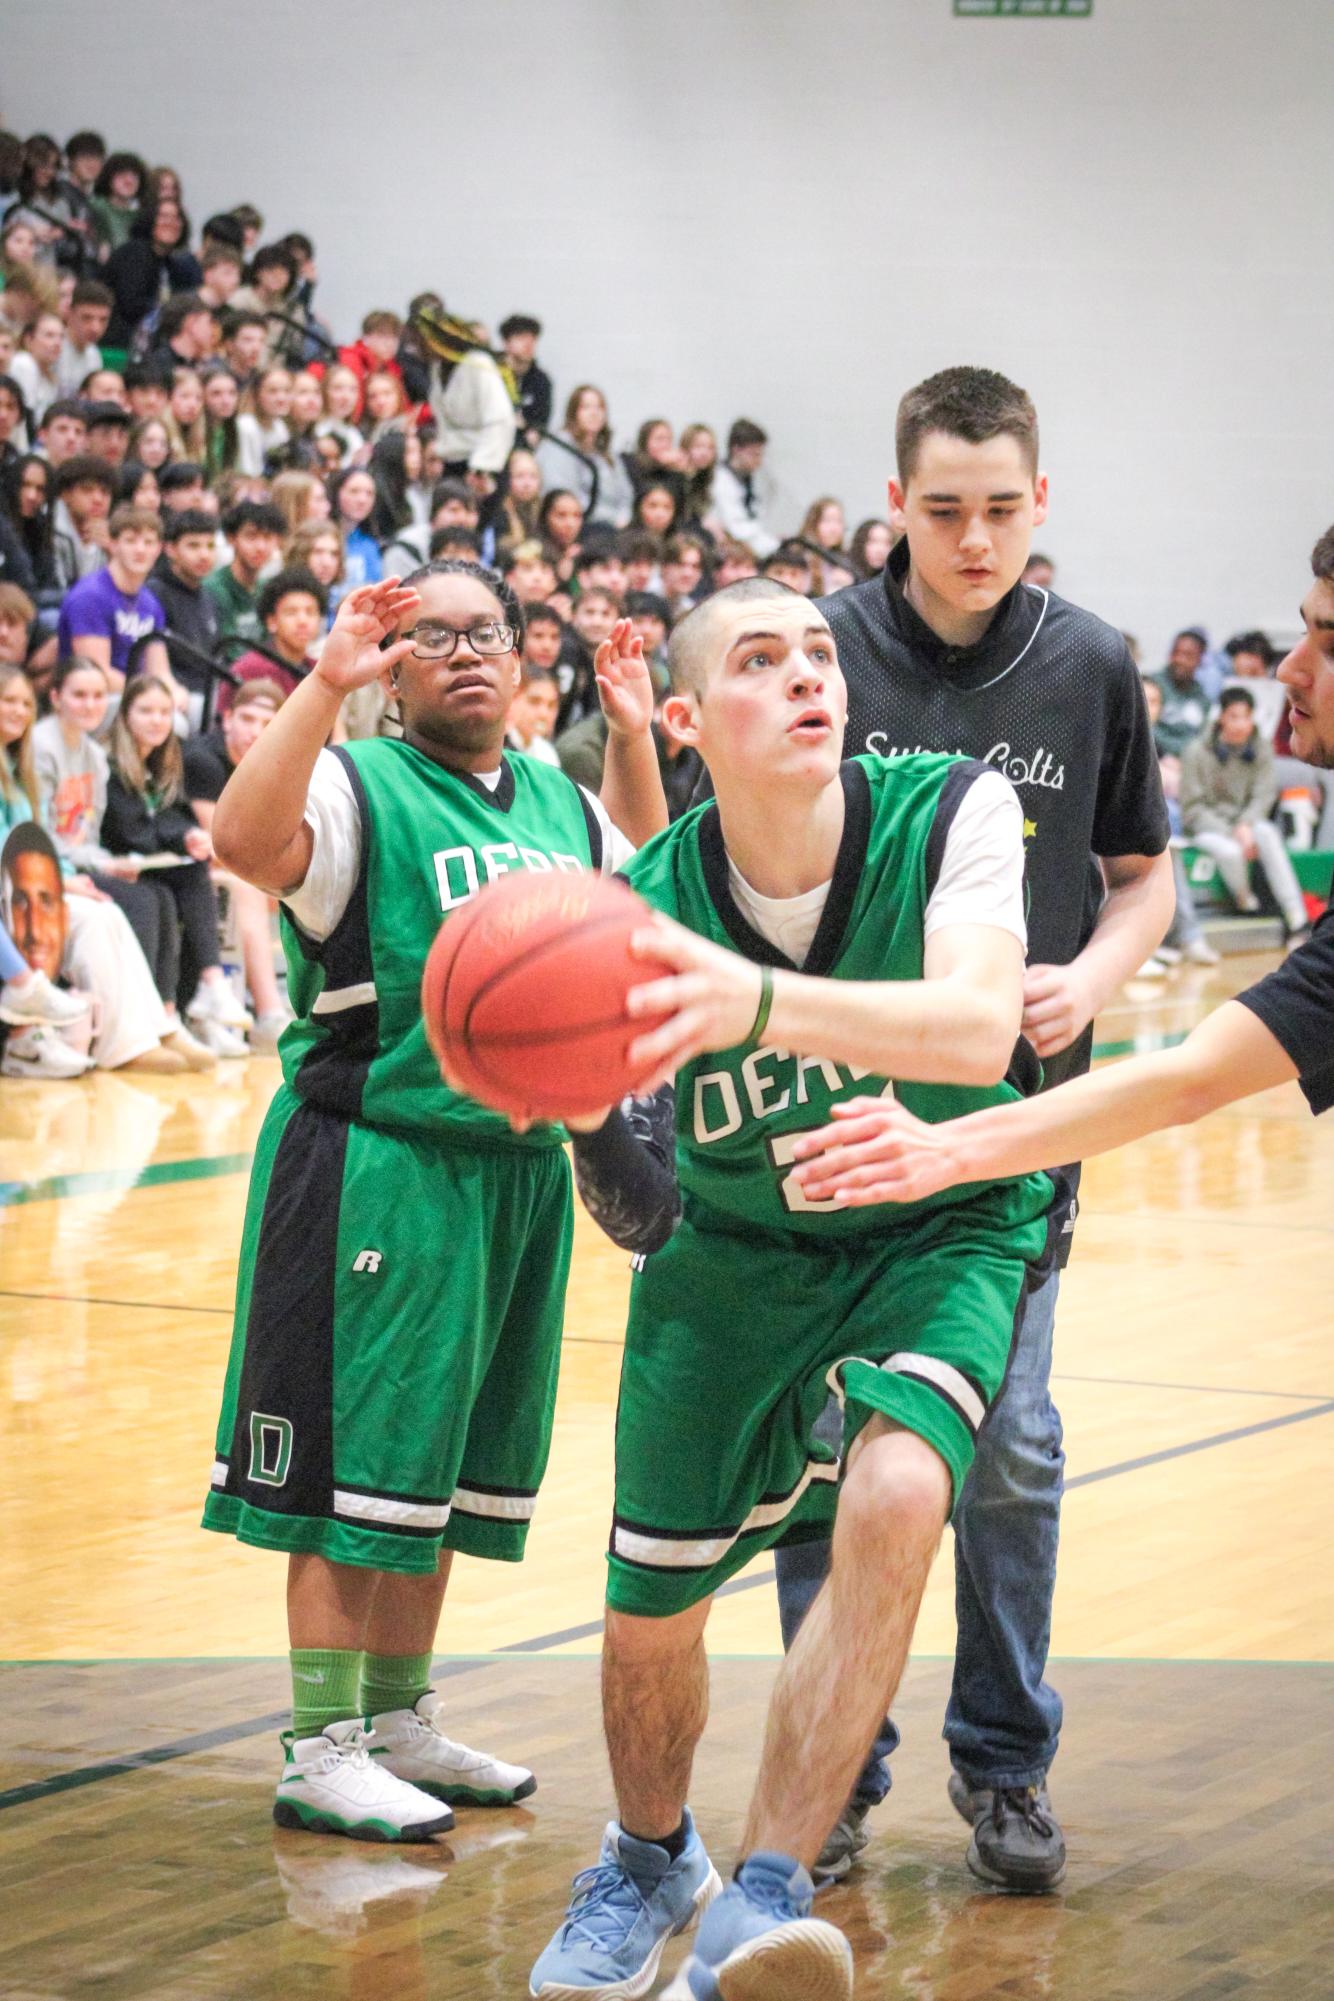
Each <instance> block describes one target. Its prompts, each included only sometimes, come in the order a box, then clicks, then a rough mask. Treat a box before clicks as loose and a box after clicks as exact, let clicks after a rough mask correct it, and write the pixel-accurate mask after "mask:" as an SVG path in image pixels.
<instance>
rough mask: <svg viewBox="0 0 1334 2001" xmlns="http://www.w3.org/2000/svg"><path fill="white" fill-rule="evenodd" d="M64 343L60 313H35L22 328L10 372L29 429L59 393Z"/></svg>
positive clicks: (63, 324) (34, 425)
mask: <svg viewBox="0 0 1334 2001" xmlns="http://www.w3.org/2000/svg"><path fill="white" fill-rule="evenodd" d="M64 344H65V323H64V321H63V320H62V319H61V317H60V314H59V313H38V314H37V316H36V318H35V319H33V320H32V321H31V322H30V323H29V324H28V325H27V326H26V327H25V328H24V329H23V334H22V336H21V339H20V341H19V351H18V353H17V354H16V355H15V356H14V359H13V361H12V362H11V363H10V366H9V373H10V376H11V378H12V380H13V381H15V382H17V383H18V385H19V388H20V389H21V390H22V391H23V400H24V402H25V404H26V405H27V407H28V420H29V425H30V427H34V428H35V427H39V426H40V424H41V421H42V419H43V417H44V416H45V415H46V412H47V410H48V409H49V408H50V406H51V404H52V403H54V402H55V400H56V398H57V396H59V395H60V393H61V391H60V350H61V348H62V347H63V346H64Z"/></svg>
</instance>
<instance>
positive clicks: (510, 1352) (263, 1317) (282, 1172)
mask: <svg viewBox="0 0 1334 2001" xmlns="http://www.w3.org/2000/svg"><path fill="white" fill-rule="evenodd" d="M571 1228H572V1205H571V1197H570V1174H569V1167H568V1164H567V1162H566V1159H565V1155H564V1153H563V1151H562V1150H561V1149H560V1148H558V1147H552V1148H551V1149H549V1150H541V1151H538V1150H535V1149H519V1148H514V1149H500V1148H496V1149H493V1150H490V1151H483V1150H482V1149H480V1148H478V1149H476V1150H470V1149H466V1148H463V1147H446V1146H439V1145H435V1144H432V1143H430V1142H428V1141H426V1140H424V1139H423V1138H422V1137H421V1136H420V1135H413V1134H407V1133H391V1132H387V1131H385V1130H384V1129H383V1128H372V1127H368V1126H360V1125H353V1124H349V1123H348V1122H347V1121H346V1120H343V1119H340V1118H337V1117H335V1116H333V1115H332V1114H331V1113H329V1112H326V1111H322V1110H320V1109H319V1108H318V1107H316V1106H312V1105H308V1104H305V1103H304V1102H303V1101H302V1100H301V1099H300V1098H299V1097H297V1096H296V1094H295V1093H294V1092H293V1091H291V1090H289V1089H288V1087H287V1086H286V1085H283V1086H282V1087H281V1088H280V1090H279V1092H278V1095H277V1097H276V1098H275V1099H274V1101H273V1104H272V1105H271V1106H270V1108H269V1113H268V1117H267V1118H266V1120H265V1122H264V1127H263V1130H262V1131H261V1133H260V1137H259V1143H258V1146H257V1149H256V1153H255V1163H254V1168H253V1171H252V1175H251V1182H250V1198H249V1203H248V1206H247V1210H246V1221H245V1235H244V1238H243V1241H242V1247H241V1268H240V1275H239V1279H238V1283H237V1298H236V1320H235V1327H234V1331H233V1335H232V1349H231V1358H230V1361H229V1363H228V1368H227V1380H226V1386H225V1389H224V1392H223V1402H222V1414H221V1417H220V1418H219V1421H218V1433H217V1449H216V1459H215V1463H214V1468H213V1484H212V1489H211V1492H210V1494H209V1497H208V1501H207V1503H206V1505H205V1509H204V1526H205V1528H210V1529H218V1530H220V1531H221V1532H223V1533H224V1534H230V1535H234V1536H236V1537H238V1538H239V1539H240V1541H242V1542H248V1543H255V1544H258V1545H259V1546H260V1547H262V1548H265V1549H286V1550H309V1551H313V1552H315V1553H317V1554H318V1555H320V1556H325V1557H328V1558H329V1559H330V1560H331V1561H332V1562H334V1563H350V1564H359V1565H362V1566H364V1567H367V1568H369V1569H372V1570H397V1571H407V1572H414V1571H432V1570H434V1569H435V1567H436V1562H437V1559H438V1556H439V1552H440V1551H441V1549H459V1550H466V1551H467V1553H468V1554H469V1555H470V1556H487V1557H495V1558H499V1559H500V1560H502V1561H505V1562H517V1561H518V1560H519V1558H520V1557H521V1556H522V1554H523V1546H524V1541H525V1539H526V1537H527V1533H528V1524H529V1522H530V1521H531V1520H532V1515H533V1509H534V1505H535V1503H536V1499H537V1490H538V1486H539V1484H540V1482H541V1479H542V1474H543V1472H544V1471H545V1468H546V1462H547V1452H548V1449H549V1446H550V1442H551V1420H552V1412H553V1409H554V1406H555V1400H556V1375H557V1370H558V1366H559V1360H560V1338H561V1319H562V1310H563V1306H564V1299H565V1280H566V1274H567V1271H568V1269H569V1261H570V1236H571Z"/></svg>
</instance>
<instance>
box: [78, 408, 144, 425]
mask: <svg viewBox="0 0 1334 2001" xmlns="http://www.w3.org/2000/svg"><path fill="white" fill-rule="evenodd" d="M83 415H84V421H85V422H86V423H87V426H88V429H89V430H90V431H98V430H105V429H106V428H107V426H108V425H110V427H111V429H112V430H113V431H131V430H133V429H134V418H133V417H132V416H131V415H130V412H129V411H128V410H125V409H123V408H122V407H121V405H120V404H119V403H85V404H84V405H83Z"/></svg>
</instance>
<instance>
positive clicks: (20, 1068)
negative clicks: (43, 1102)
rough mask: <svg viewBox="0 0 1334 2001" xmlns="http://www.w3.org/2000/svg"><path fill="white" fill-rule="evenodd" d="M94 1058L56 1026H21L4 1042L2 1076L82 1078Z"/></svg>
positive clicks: (1, 1058) (1, 1060)
mask: <svg viewBox="0 0 1334 2001" xmlns="http://www.w3.org/2000/svg"><path fill="white" fill-rule="evenodd" d="M92 1067H93V1065H92V1061H91V1059H90V1058H89V1057H87V1056H80V1054H79V1052H78V1050H77V1049H71V1048H70V1046H69V1044H68V1042H66V1041H65V1039H64V1037H63V1036H60V1035H57V1034H56V1032H55V1030H54V1029H53V1028H47V1027H45V1026H38V1027H35V1028H21V1029H20V1030H19V1031H18V1033H17V1035H11V1036H10V1037H9V1039H8V1040H7V1041H6V1043H5V1053H4V1055H3V1057H0V1077H47V1078H54V1077H82V1075H83V1073H84V1071H85V1070H91V1069H92Z"/></svg>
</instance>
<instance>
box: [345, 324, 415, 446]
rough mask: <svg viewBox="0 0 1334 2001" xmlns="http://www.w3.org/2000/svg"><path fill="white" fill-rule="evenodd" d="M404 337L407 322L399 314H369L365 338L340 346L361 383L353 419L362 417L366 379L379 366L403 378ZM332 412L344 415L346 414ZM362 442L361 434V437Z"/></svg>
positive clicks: (362, 326) (347, 363) (347, 367)
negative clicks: (401, 350)
mask: <svg viewBox="0 0 1334 2001" xmlns="http://www.w3.org/2000/svg"><path fill="white" fill-rule="evenodd" d="M402 337H403V322H402V320H401V319H400V318H399V317H398V314H397V313H387V312H382V311H381V312H373V313H367V315H366V317H365V319H364V320H363V321H362V322H361V338H360V340H356V341H354V342H353V343H352V345H351V346H350V347H340V348H339V350H338V360H339V362H340V364H341V366H342V367H344V368H346V369H348V370H349V371H350V372H351V374H352V377H353V380H354V381H355V382H356V385H357V397H356V402H355V404H354V405H353V408H352V410H351V413H350V415H351V418H352V420H353V421H355V420H356V419H358V418H360V416H361V411H362V398H363V392H364V389H365V384H366V378H367V376H368V375H374V374H375V373H376V371H377V370H379V369H386V368H387V369H389V370H390V372H391V373H392V374H395V375H397V376H398V378H399V380H400V381H401V380H402V377H403V370H402V368H401V367H400V366H399V362H398V343H399V341H400V340H401V339H402ZM331 414H337V415H340V416H341V414H342V413H334V412H331ZM357 442H358V444H360V443H361V439H360V437H358V439H357Z"/></svg>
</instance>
